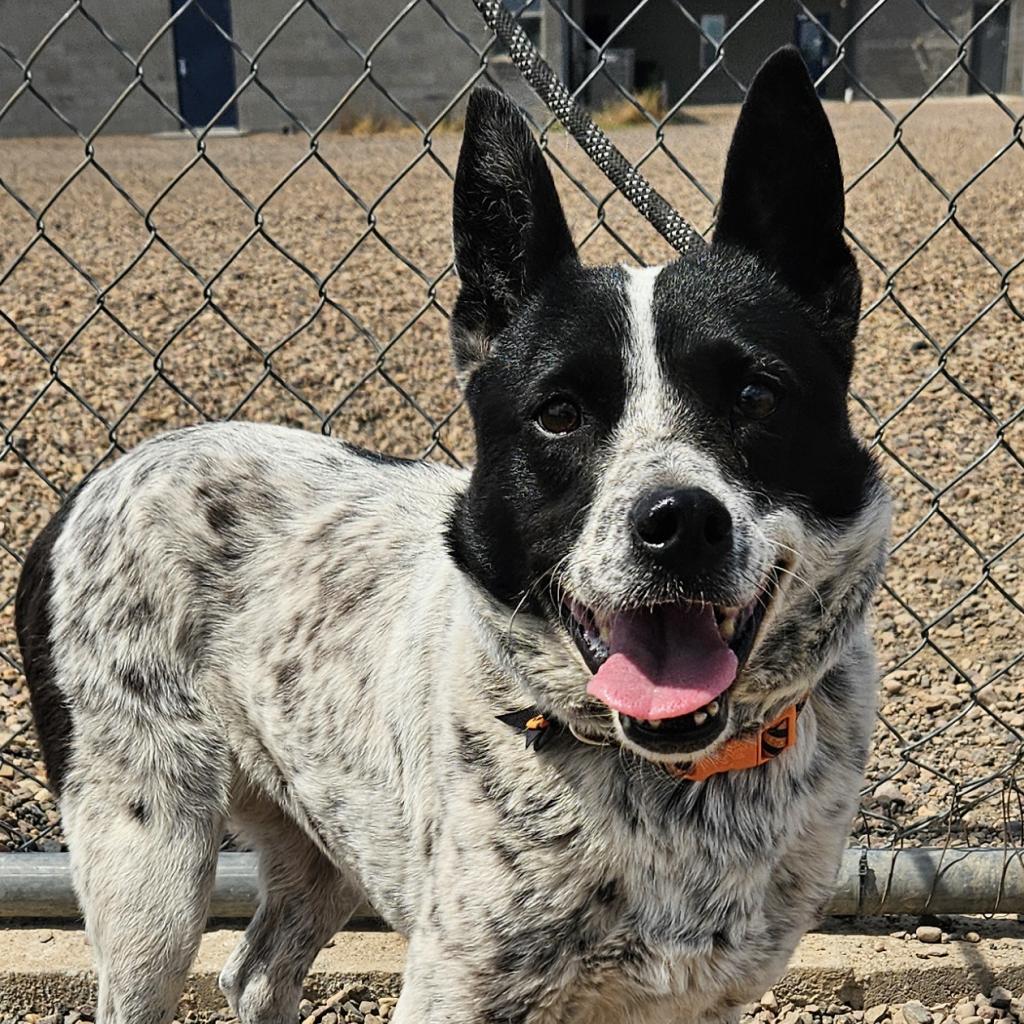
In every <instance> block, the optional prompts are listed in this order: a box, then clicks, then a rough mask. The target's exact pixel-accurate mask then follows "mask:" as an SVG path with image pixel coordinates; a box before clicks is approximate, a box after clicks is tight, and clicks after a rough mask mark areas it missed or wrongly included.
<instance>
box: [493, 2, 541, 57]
mask: <svg viewBox="0 0 1024 1024" xmlns="http://www.w3.org/2000/svg"><path fill="white" fill-rule="evenodd" d="M502 2H503V3H504V5H505V6H506V7H507V8H508V9H509V12H510V13H511V14H512V15H513V17H514V18H515V19H516V21H518V22H519V25H520V27H521V28H522V30H523V31H524V32H525V33H526V34H527V36H529V39H530V42H531V43H533V45H534V46H536V47H537V49H538V50H539V49H540V48H541V41H540V36H541V26H542V23H543V21H544V11H543V9H542V7H541V2H542V0H502Z"/></svg>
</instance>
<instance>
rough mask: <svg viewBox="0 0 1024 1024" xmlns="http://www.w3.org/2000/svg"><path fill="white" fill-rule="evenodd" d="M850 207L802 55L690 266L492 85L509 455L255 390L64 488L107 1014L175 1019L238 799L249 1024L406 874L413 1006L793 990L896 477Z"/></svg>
mask: <svg viewBox="0 0 1024 1024" xmlns="http://www.w3.org/2000/svg"><path fill="white" fill-rule="evenodd" d="M842 226H843V189H842V178H841V173H840V166H839V159H838V154H837V151H836V146H835V142H834V140H833V138H832V134H831V131H830V129H829V125H828V121H827V119H826V117H825V114H824V112H823V110H822V108H821V105H820V104H819V102H818V99H817V97H816V96H815V93H814V90H813V88H812V86H811V84H810V82H809V80H808V78H807V75H806V73H805V71H804V69H803V66H802V64H801V62H800V59H799V57H798V56H797V54H796V53H795V51H792V50H786V51H782V52H780V53H778V54H777V55H775V56H774V57H773V58H772V59H771V60H770V61H769V62H768V63H767V64H766V65H765V67H764V68H763V69H762V70H761V72H760V73H759V75H758V77H757V79H756V81H755V82H754V84H753V86H752V87H751V89H750V93H749V96H748V98H747V101H746V103H745V104H744V106H743V110H742V112H741V114H740V118H739V124H738V126H737V128H736V132H735V136H734V139H733V142H732V147H731V150H730V153H729V158H728V165H727V168H726V172H725V181H724V184H723V186H722V198H721V206H720V211H719V216H718V228H717V232H716V235H715V240H714V244H713V245H711V246H710V247H709V248H707V249H706V250H705V251H702V252H700V253H699V254H698V255H696V256H695V257H693V258H692V259H686V260H681V261H679V262H677V263H674V264H672V265H669V266H666V267H663V268H655V269H648V270H633V269H628V268H622V267H602V268H593V267H586V266H583V265H582V264H581V263H580V262H579V261H578V259H577V257H576V254H575V251H574V248H573V243H572V239H571V237H570V235H569V231H568V229H567V227H566V221H565V218H564V216H563V213H562V210H561V207H560V205H559V200H558V196H557V194H556V192H555V188H554V185H553V183H552V179H551V176H550V174H549V172H548V170H547V167H546V164H545V162H544V159H543V157H542V155H541V153H540V151H539V149H538V148H537V146H536V144H535V143H534V141H533V139H532V138H531V136H530V133H529V131H528V129H527V127H526V126H525V124H524V122H523V121H522V120H521V119H520V117H519V116H518V114H517V113H516V111H515V109H514V108H513V107H512V106H511V105H510V104H509V102H508V101H506V100H504V99H503V98H502V97H501V96H499V95H497V94H496V93H492V92H478V93H476V94H475V95H474V96H473V98H472V100H471V103H470V106H469V112H468V116H467V122H466V134H465V141H464V143H463V148H462V154H461V158H460V162H459V169H458V176H457V180H456V184H455V249H456V258H457V264H458V270H459V276H460V278H461V282H462V291H461V294H460V295H459V298H458V302H457V305H456V307H455V311H454V317H453V331H452V333H453V339H454V350H455V360H456V364H457V368H458V374H459V377H460V380H461V382H462V384H463V387H464V390H465V396H466V400H467V402H468V404H469V408H470V410H471V412H472V416H473V420H474V423H475V427H476V436H477V453H478V460H479V461H478V462H477V465H476V467H475V469H474V470H473V471H472V472H471V473H468V472H466V473H464V472H460V471H455V470H451V469H446V468H441V467H439V466H436V465H427V464H422V463H411V462H410V463H405V462H397V461H391V460H388V459H385V458H381V457H377V456H372V455H368V454H366V453H363V452H360V451H357V450H354V449H351V448H348V447H346V446H345V445H343V444H340V443H339V442H337V441H332V440H329V439H326V438H323V437H317V436H313V435H310V434H306V433H301V432H298V431H292V430H286V429H282V428H276V427H270V426H256V425H243V424H223V425H216V426H205V427H199V428H196V429H191V430H183V431H177V432H175V433H172V434H168V435H165V436H163V437H159V438H156V439H155V440H152V441H149V442H147V443H145V444H143V445H142V446H140V447H139V448H138V449H137V450H135V451H134V452H132V453H131V454H129V455H127V456H126V457H125V458H123V459H121V460H120V461H119V462H118V463H117V464H116V465H115V466H113V467H112V468H110V469H108V470H105V471H104V472H102V473H99V474H97V475H96V476H95V477H94V478H93V479H91V480H90V481H89V482H88V483H87V484H86V485H84V486H83V487H82V488H81V489H80V490H79V491H78V493H77V494H75V495H74V497H73V498H72V499H71V500H69V501H68V502H67V503H66V504H65V505H64V507H63V508H62V509H61V511H60V512H59V513H58V514H57V516H56V517H55V518H54V519H53V521H52V522H51V523H50V525H49V526H48V527H47V528H46V529H45V530H44V532H43V533H42V535H41V536H40V537H39V539H38V540H37V541H36V543H35V545H34V547H33V548H32V550H31V553H30V555H29V557H28V559H27V561H26V564H25V569H24V574H23V577H22V580H21V585H20V588H19V594H18V604H17V625H18V634H19V638H20V642H21V646H22V651H23V653H24V660H25V668H26V673H27V676H28V679H29V684H30V687H31V691H32V699H33V707H34V709H35V715H36V721H37V723H38V727H39V732H40V735H41V737H42V743H43V748H44V751H45V755H46V759H47V764H48V765H49V772H50V779H51V781H52V783H53V786H54V788H55V789H56V790H57V792H58V793H59V794H60V805H61V809H62V811H63V815H64V822H65V825H66V828H67V832H68V836H69V840H70V844H71V850H72V858H73V865H74V879H75V885H76V888H77V891H78V894H79V897H80V899H81V903H82V906H83V908H84V911H85V918H86V924H87V927H88V932H89V935H90V937H91V940H92V943H93V947H94V950H95V955H96V961H97V966H98V971H99V977H100V991H99V1014H100V1015H99V1020H100V1021H101V1022H102V1024H114V1022H118V1024H160V1022H163V1021H167V1020H169V1019H170V1018H171V1016H172V1015H173V1012H174V1007H175V1004H176V1000H177V998H178V995H179V991H180V988H181V986H182V983H183V979H184V978H185V976H186V973H187V971H188V969H189V965H190V962H191V960H192V957H193V954H194V952H195V950H196V946H197V943H198V940H199V935H200V933H201V931H202V929H203V925H204V922H205V920H206V913H207V906H208V899H209V895H210V888H211V883H212V878H213V871H214V865H215V862H216V857H217V848H218V844H219V843H220V840H221V837H222V834H223V832H224V830H225V828H227V827H230V828H232V829H235V830H238V831H240V832H241V833H242V834H243V835H244V836H246V837H247V839H248V840H249V841H250V842H251V843H252V844H253V846H254V847H255V849H257V850H258V851H259V856H260V872H261V879H262V890H263V895H262V903H261V906H260V908H259V910H258V912H257V914H256V916H255V918H254V919H253V921H252V923H251V924H250V926H249V929H248V931H247V932H246V935H245V938H244V940H243V941H242V943H241V945H240V946H239V948H238V950H237V951H236V952H235V953H234V955H233V956H232V957H231V960H230V962H229V963H228V965H227V966H226V967H225V969H224V972H223V975H222V978H221V983H222V987H223V989H224V991H225V993H226V994H227V997H228V999H229V1000H230V1002H231V1005H232V1007H233V1008H234V1009H235V1010H236V1012H237V1013H238V1016H239V1018H240V1019H241V1020H242V1021H243V1022H244V1024H283V1022H285V1021H292V1020H293V1019H294V1015H295V1007H296V1002H297V1000H298V997H299V992H300V985H301V982H302V979H303V976H304V974H305V972H306V971H307V969H308V968H309V965H310V963H311V962H312V960H313V957H314V955H315V954H316V952H317V950H318V949H319V948H320V947H321V946H322V945H323V944H324V943H325V942H326V941H327V939H328V938H329V936H331V935H332V934H333V933H334V932H335V931H336V930H337V929H338V928H339V927H340V926H341V925H342V924H344V922H345V920H346V918H347V917H348V916H349V914H350V913H351V912H352V910H353V908H354V907H355V906H356V905H357V904H358V903H359V902H361V901H362V900H363V899H364V898H368V899H369V900H370V901H371V902H372V903H373V905H374V906H375V907H376V908H377V909H378V910H379V912H380V913H381V914H382V915H383V916H384V918H385V919H386V920H387V921H389V922H390V923H391V924H392V925H393V926H394V927H395V928H396V929H398V930H399V931H401V932H402V933H404V934H405V935H407V936H408V938H409V947H408V965H407V970H406V975H405V981H404V988H403V991H402V996H401V1000H400V1002H399V1004H398V1007H397V1010H396V1016H395V1019H396V1020H397V1021H398V1022H400V1024H442V1022H444V1024H484V1022H494V1024H499V1022H501V1024H505V1022H508V1024H512V1022H518V1024H570V1022H594V1024H600V1022H607V1024H611V1022H616V1024H619V1022H630V1021H633V1022H640V1021H643V1022H645V1024H670V1022H671V1024H695V1022H702V1024H710V1022H723V1024H724V1022H732V1021H735V1020H736V1019H737V1018H738V1016H739V1007H740V1006H741V1005H742V1004H743V1003H745V1002H747V1001H749V1000H750V999H752V998H754V997H756V996H758V995H759V994H760V993H761V992H763V991H764V989H765V988H766V987H768V986H769V985H770V984H771V983H772V981H773V980H774V979H775V978H776V977H777V975H778V974H779V972H780V971H781V970H782V968H783V966H784V965H785V963H786V959H787V957H788V956H789V955H790V953H791V951H792V950H793V947H794V945H795V944H796V942H797V940H798V939H799V937H800V935H801V934H802V932H803V931H804V930H805V929H806V928H807V927H808V926H809V924H810V923H811V922H812V921H813V920H814V918H815V915H816V914H817V913H818V912H819V909H820V908H821V906H822V904H823V902H824V901H825V900H826V899H827V898H828V895H829V891H830V887H831V885H832V883H833V878H834V873H835V870H836V864H837V861H838V858H839V855H840V851H841V850H842V848H843V846H844V844H845V839H846V833H847V828H848V826H849V823H850V819H851V816H852V813H853V810H854V806H855V802H856V796H857V790H858V784H859V781H860V778H861V772H862V769H863V766H864V762H865V759H866V756H867V750H868V739H869V735H870V732H871V728H872V710H873V691H874V688H875V673H874V667H873V660H872V652H871V645H870V642H869V637H868V628H867V624H866V613H867V610H868V606H869V604H870V601H871V597H872V592H873V590H874V588H875V586H876V583H877V581H878V579H879V574H880V571H881V567H882V563H883V553H884V551H885V548H886V534H887V523H888V503H887V499H886V497H885V493H884V491H883V489H882V487H881V485H880V483H879V480H878V477H877V474H876V470H875V468H874V465H873V463H872V460H871V459H870V458H869V456H868V455H867V454H866V453H865V451H864V449H863V448H862V447H861V446H860V445H859V444H858V443H857V441H856V440H855V439H854V437H853V436H852V434H851V430H850V426H849V423H848V420H847V412H846V404H845V401H846V388H847V383H848V380H849V376H850V370H851V364H852V361H853V350H852V342H853V338H854V334H855V330H856V324H857V314H858V305H859V296H860V287H859V279H858V274H857V269H856V266H855V263H854V260H853V258H852V256H851V254H850V252H849V251H848V249H847V247H846V245H845V244H844V242H843V239H842V234H841V232H842ZM498 716H500V718H499V717H498ZM524 736H525V739H526V741H527V743H524Z"/></svg>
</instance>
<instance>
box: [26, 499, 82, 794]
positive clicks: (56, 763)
mask: <svg viewBox="0 0 1024 1024" xmlns="http://www.w3.org/2000/svg"><path fill="white" fill-rule="evenodd" d="M74 499H75V495H74V493H72V494H71V495H69V496H68V498H67V499H66V500H65V501H64V504H63V505H61V507H60V508H59V509H58V510H57V513H56V514H55V515H54V517H53V518H52V519H51V520H50V521H49V523H47V524H46V527H45V529H44V530H43V531H42V533H40V534H39V536H38V537H37V538H36V539H35V541H34V542H33V544H32V546H31V547H30V548H29V552H28V555H27V556H26V558H25V564H24V565H23V566H22V570H21V578H20V579H19V580H18V591H17V594H16V596H15V599H14V628H15V630H16V631H17V634H18V646H19V647H20V648H21V659H22V664H23V666H24V669H25V679H26V680H27V682H28V689H29V696H30V698H31V702H32V716H33V718H35V723H36V730H37V732H38V733H39V742H40V745H41V746H42V748H43V759H44V760H45V761H46V771H47V775H48V776H49V781H50V788H51V789H52V790H53V793H54V795H55V796H56V797H60V794H61V787H62V785H63V782H64V777H65V774H66V772H67V762H68V757H69V754H70V750H71V737H72V730H73V724H72V719H71V710H70V708H69V707H68V703H67V700H66V698H65V697H64V694H63V693H62V692H61V690H60V689H59V687H58V686H57V681H56V678H55V675H56V674H55V671H54V660H53V649H52V639H51V636H52V626H53V622H52V613H51V602H52V599H53V549H54V545H55V544H56V543H57V539H58V538H59V537H60V535H61V532H62V531H63V529H64V524H65V523H66V522H67V519H68V516H69V514H70V512H71V508H72V506H73V504H74Z"/></svg>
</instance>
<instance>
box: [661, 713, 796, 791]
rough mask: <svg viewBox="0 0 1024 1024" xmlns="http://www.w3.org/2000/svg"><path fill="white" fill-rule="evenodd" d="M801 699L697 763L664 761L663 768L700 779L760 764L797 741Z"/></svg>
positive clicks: (692, 779) (678, 775)
mask: <svg viewBox="0 0 1024 1024" xmlns="http://www.w3.org/2000/svg"><path fill="white" fill-rule="evenodd" d="M803 706H804V701H800V702H799V703H798V704H791V705H790V706H789V707H788V708H786V710H785V711H783V712H782V714H781V715H779V717H778V718H776V719H774V720H773V721H771V722H769V723H768V724H767V725H765V726H763V727H762V728H761V730H760V731H758V732H755V733H753V734H752V735H750V736H738V737H737V738H736V739H733V740H729V742H728V743H726V744H725V746H724V747H722V749H721V750H719V751H718V753H717V754H715V755H713V756H712V757H706V758H704V760H703V761H698V762H697V763H696V764H666V765H665V771H667V772H668V773H669V775H671V776H672V778H674V779H686V780H687V781H688V782H703V781H704V780H705V779H707V778H710V777H711V776H712V775H719V774H721V773H722V772H738V771H743V770H744V769H747V768H759V767H760V766H761V765H763V764H767V763H768V762H769V761H772V760H774V759H775V758H776V757H778V756H779V754H781V753H782V752H783V751H784V750H789V748H790V747H791V746H793V745H794V744H795V743H796V722H797V717H798V716H799V714H800V711H801V710H802V709H803Z"/></svg>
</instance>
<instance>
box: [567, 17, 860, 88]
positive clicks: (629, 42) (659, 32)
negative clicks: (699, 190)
mask: <svg viewBox="0 0 1024 1024" xmlns="http://www.w3.org/2000/svg"><path fill="white" fill-rule="evenodd" d="M632 6H633V5H632V3H631V2H630V0H586V14H585V20H586V21H588V22H589V23H590V24H591V25H593V26H595V30H596V29H597V27H598V25H599V23H601V22H603V23H604V24H605V25H607V26H616V25H618V24H619V23H620V22H621V21H623V20H624V19H625V17H626V16H627V14H628V13H629V11H630V10H631V8H632ZM751 6H752V4H751V2H750V0H702V2H699V3H689V4H687V5H686V9H687V10H688V11H689V12H690V13H691V14H692V15H693V18H694V20H695V21H697V22H699V21H700V18H701V15H703V14H724V15H725V18H726V30H727V31H730V30H731V34H730V35H729V36H728V39H727V40H726V43H725V55H726V62H727V64H728V67H729V69H730V70H731V71H732V72H733V74H734V75H735V76H736V78H738V79H739V80H740V81H741V82H744V83H746V82H749V81H750V79H751V77H752V76H753V74H754V72H755V71H756V70H757V68H758V67H759V66H760V64H761V63H762V61H763V60H764V59H765V58H766V57H767V56H768V55H769V54H770V53H771V52H772V51H773V50H775V49H777V48H778V47H780V46H785V45H786V44H787V43H792V42H794V36H795V29H796V21H795V14H794V10H795V8H794V6H793V5H792V4H791V3H788V2H783V0H771V2H769V3H767V4H764V5H762V6H761V7H759V8H758V9H757V10H756V11H754V12H753V14H751V15H750V17H748V18H746V19H745V20H743V19H744V16H745V15H746V14H747V12H748V11H749V9H750V7H751ZM808 7H809V9H810V10H811V11H812V12H813V13H814V14H815V15H816V16H820V15H821V14H828V16H829V19H830V22H829V28H830V30H831V31H832V32H833V34H837V29H838V30H839V32H840V33H841V32H842V31H843V30H844V28H845V25H846V23H847V18H848V17H849V12H848V10H847V8H846V5H845V4H844V3H843V2H842V0H818V2H817V3H813V2H812V3H809V4H808ZM737 26H738V27H737ZM701 38H702V37H701V35H700V33H699V32H698V31H697V29H696V28H694V26H693V25H692V24H691V23H690V22H688V20H687V19H686V18H685V16H683V15H682V14H681V13H680V11H679V9H678V8H677V7H676V5H674V4H669V3H663V4H649V5H648V6H647V7H645V8H644V10H643V11H642V12H641V13H640V14H639V15H637V16H636V17H635V18H633V19H632V20H631V21H630V22H629V24H628V25H627V26H626V27H625V29H623V31H622V32H621V33H618V34H616V35H615V38H614V40H613V42H612V44H611V45H613V46H616V47H618V46H622V47H631V48H633V49H634V50H635V51H636V55H637V62H638V67H641V65H642V62H645V61H646V62H649V63H650V64H651V65H653V70H651V69H650V68H648V74H653V79H654V80H655V81H661V82H664V83H665V85H666V86H667V88H668V94H669V100H670V101H672V102H674V101H676V100H678V99H679V98H680V97H681V96H687V99H688V102H693V103H720V102H733V101H738V100H739V99H741V98H742V91H741V90H740V89H739V87H738V86H737V85H736V84H735V83H734V82H732V81H731V80H730V78H729V76H728V75H727V74H726V73H725V72H723V71H722V70H720V69H716V70H715V71H713V72H712V73H711V74H710V75H709V76H708V77H707V78H706V79H704V80H703V81H702V82H701V84H700V85H698V86H697V87H696V88H694V83H695V82H696V81H697V80H698V78H700V76H701V68H700V53H701ZM596 41H598V42H603V41H604V40H603V39H602V38H597V39H596ZM845 85H846V82H845V78H844V76H842V75H839V74H833V75H832V76H830V77H829V79H828V80H827V83H826V85H825V92H826V95H829V96H836V95H842V92H843V89H844V87H845Z"/></svg>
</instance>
